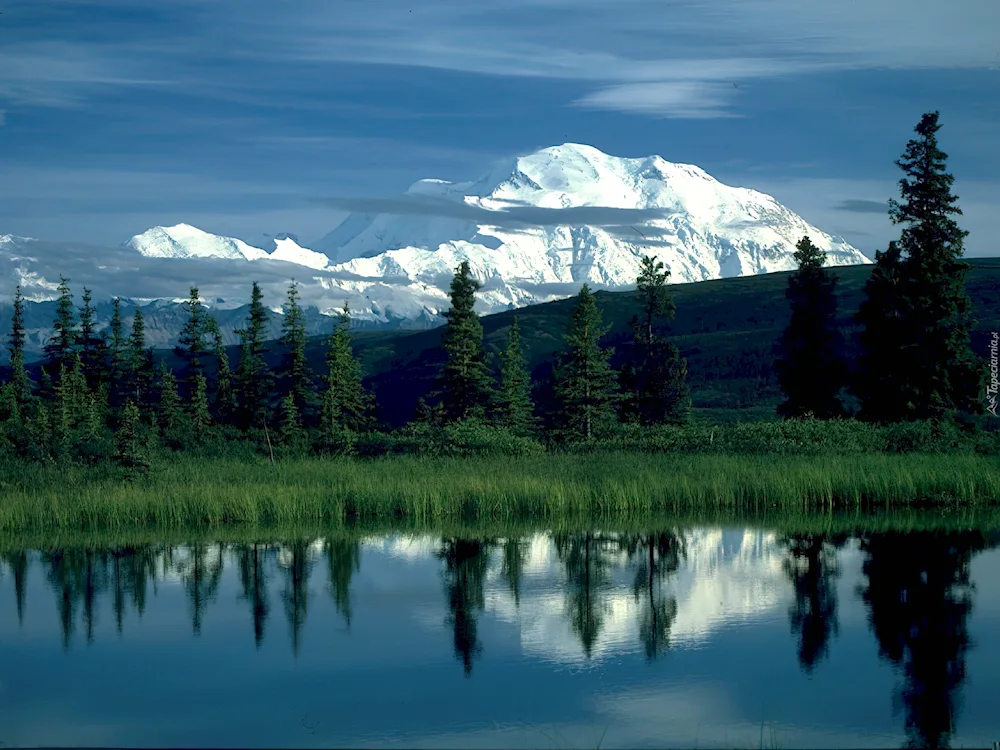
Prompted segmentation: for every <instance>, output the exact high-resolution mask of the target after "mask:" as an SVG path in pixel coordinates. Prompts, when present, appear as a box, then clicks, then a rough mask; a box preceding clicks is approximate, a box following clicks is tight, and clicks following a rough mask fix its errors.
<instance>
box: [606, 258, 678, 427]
mask: <svg viewBox="0 0 1000 750" xmlns="http://www.w3.org/2000/svg"><path fill="white" fill-rule="evenodd" d="M669 279H670V270H669V269H667V268H666V267H665V266H664V265H663V263H662V262H660V261H656V260H654V259H653V258H651V257H649V256H648V255H647V256H644V257H643V259H642V267H641V269H640V272H639V277H638V278H637V279H636V289H637V296H638V299H639V305H640V314H638V315H636V316H635V317H633V318H632V334H633V337H634V349H633V351H634V355H633V357H632V358H631V361H630V362H629V363H627V364H626V366H625V369H624V371H623V373H622V379H621V380H622V386H623V388H624V389H625V390H626V391H627V393H626V400H625V403H624V404H623V407H624V408H623V413H624V416H625V417H626V418H627V419H630V420H631V419H634V420H636V421H638V422H639V423H640V424H645V425H653V424H662V423H664V422H672V423H682V422H686V421H687V419H688V417H689V415H690V411H691V395H690V392H689V389H688V386H687V361H686V360H685V359H684V358H682V357H681V355H680V350H679V349H678V348H677V346H676V345H675V344H674V343H673V342H671V341H669V340H668V339H667V338H666V336H665V335H664V333H663V330H662V328H663V325H664V323H666V322H667V321H670V320H673V317H674V312H675V310H676V307H675V305H674V301H673V299H672V298H671V296H670V291H669V288H668V286H667V284H668V282H669Z"/></svg>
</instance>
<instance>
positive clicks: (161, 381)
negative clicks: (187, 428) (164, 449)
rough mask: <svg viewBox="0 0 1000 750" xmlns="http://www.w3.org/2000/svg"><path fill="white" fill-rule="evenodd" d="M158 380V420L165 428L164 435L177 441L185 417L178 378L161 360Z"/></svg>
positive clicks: (172, 440) (163, 428) (162, 427)
mask: <svg viewBox="0 0 1000 750" xmlns="http://www.w3.org/2000/svg"><path fill="white" fill-rule="evenodd" d="M157 381H158V382H157V390H158V391H159V404H158V407H159V409H158V415H157V416H158V420H157V421H158V423H159V425H160V427H161V429H162V430H163V435H164V437H166V438H167V439H168V440H170V441H171V442H175V443H176V442H177V438H178V436H179V433H180V431H181V428H182V427H183V418H184V411H183V409H182V408H181V398H180V395H179V394H178V393H177V378H176V377H175V376H174V373H173V372H172V371H170V370H168V369H167V366H166V365H165V364H164V363H162V362H161V363H160V373H159V377H158V378H157Z"/></svg>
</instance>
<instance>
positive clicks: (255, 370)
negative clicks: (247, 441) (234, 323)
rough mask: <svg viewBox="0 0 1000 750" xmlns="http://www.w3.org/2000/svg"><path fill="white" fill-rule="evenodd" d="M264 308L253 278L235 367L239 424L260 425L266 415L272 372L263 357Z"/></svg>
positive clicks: (265, 323) (244, 426) (262, 424)
mask: <svg viewBox="0 0 1000 750" xmlns="http://www.w3.org/2000/svg"><path fill="white" fill-rule="evenodd" d="M267 324H268V317H267V308H266V307H264V293H263V292H262V291H261V290H260V285H259V284H258V283H257V282H256V281H255V282H253V288H252V290H251V293H250V310H249V312H248V313H247V325H246V328H241V329H240V330H239V331H237V333H238V334H239V337H240V345H241V346H240V363H239V366H238V367H237V369H236V386H237V393H238V407H239V421H240V425H241V426H242V427H243V428H261V427H264V426H265V425H266V423H267V420H268V417H269V416H270V396H271V387H272V383H271V381H272V375H271V372H270V370H268V368H267V363H266V362H265V361H264V352H265V351H266V348H265V346H264V337H265V336H266V335H267Z"/></svg>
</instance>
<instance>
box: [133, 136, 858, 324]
mask: <svg viewBox="0 0 1000 750" xmlns="http://www.w3.org/2000/svg"><path fill="white" fill-rule="evenodd" d="M371 203H372V204H374V205H375V207H376V208H377V207H378V205H379V204H378V202H375V201H372V202H371ZM385 204H388V205H386V210H385V211H383V212H378V211H365V212H359V213H353V214H351V215H350V216H348V217H347V219H345V220H344V221H343V222H342V223H341V224H340V226H338V227H337V228H336V229H335V230H333V231H332V232H330V233H329V234H327V235H326V236H325V237H323V238H322V239H321V240H319V241H318V242H316V243H314V247H315V250H309V249H306V248H303V247H301V246H299V245H298V244H297V243H296V242H295V241H294V240H291V239H282V240H275V242H276V244H277V247H276V249H275V250H274V251H273V252H271V253H270V254H268V253H266V252H265V251H263V250H260V249H258V248H253V247H250V246H248V245H246V244H245V243H242V242H241V241H240V240H233V239H230V238H225V237H215V236H214V235H210V234H207V233H205V232H201V231H200V230H196V229H194V228H193V227H188V226H186V225H180V226H178V227H169V228H163V227H157V228H154V229H151V230H149V231H147V232H145V233H143V234H142V235H138V236H137V237H133V238H132V239H131V240H130V241H129V242H130V244H131V246H132V247H134V248H136V249H137V250H139V252H141V253H143V254H144V255H147V256H154V255H155V256H157V257H167V256H168V255H170V254H173V257H196V256H197V257H205V256H209V255H211V256H213V257H226V258H235V259H247V260H261V259H271V260H284V261H287V262H291V263H296V264H299V265H304V266H308V267H309V268H312V269H315V270H321V271H325V272H326V274H324V276H322V277H318V278H317V279H316V280H317V281H318V282H319V283H320V285H321V286H323V287H324V288H325V289H327V290H328V291H329V292H331V297H333V298H334V299H339V298H340V295H338V294H336V292H337V291H341V292H347V293H349V294H350V295H358V297H361V298H367V299H368V303H367V305H368V307H369V309H368V310H367V311H364V312H367V313H369V314H370V315H372V316H374V317H378V316H379V315H380V314H385V312H386V311H388V310H392V311H393V312H394V313H395V314H396V315H397V316H399V317H410V316H413V315H415V314H418V313H420V312H426V313H429V314H430V315H431V316H434V315H437V314H439V313H440V312H441V311H442V310H443V309H445V308H446V307H447V303H448V300H447V290H448V284H449V281H450V277H451V274H452V272H453V270H454V268H455V267H456V266H457V265H458V264H459V263H461V262H462V261H468V262H469V265H470V266H471V268H472V272H473V274H475V275H476V277H477V278H478V279H479V280H480V281H481V282H483V284H484V288H483V290H482V293H481V295H480V310H481V311H482V312H484V313H489V312H497V311H500V310H504V309H508V308H510V307H520V306H523V305H528V304H534V303H538V302H544V301H549V300H552V299H558V298H560V297H564V296H568V295H570V294H573V293H575V291H576V289H578V288H579V285H580V284H582V283H584V282H586V283H589V284H591V285H592V286H596V287H603V288H609V289H615V288H620V287H628V286H630V285H632V284H633V283H634V282H635V278H636V276H637V274H638V272H639V264H640V260H641V258H642V256H643V255H646V254H649V255H653V256H654V257H656V258H658V259H659V260H662V261H663V262H664V263H665V264H666V265H667V267H668V268H670V270H671V281H672V282H675V283H676V282H690V281H703V280H706V279H713V278H720V277H727V276H746V275H750V274H757V273H769V272H773V271H785V270H790V269H792V268H794V267H795V261H794V258H793V253H794V251H795V243H797V242H798V241H799V240H800V239H801V238H802V237H803V235H808V236H809V237H810V239H812V241H813V243H814V244H816V246H817V247H819V248H820V249H822V250H825V251H826V252H827V254H828V258H829V263H830V264H831V265H850V264H858V263H869V262H871V261H870V260H869V259H868V258H866V257H865V256H864V255H863V254H862V253H861V252H859V251H858V250H857V249H855V248H854V247H852V246H850V245H849V244H847V243H846V242H845V241H844V240H842V239H840V238H835V237H831V236H830V235H827V234H825V233H823V232H821V231H820V230H818V229H816V228H815V227H813V226H811V225H809V224H807V223H806V222H805V221H804V220H803V219H802V218H800V217H799V216H797V215H795V214H794V213H792V212H791V211H789V210H788V209H786V208H785V207H783V206H781V205H780V204H779V203H778V202H777V201H776V200H774V199H773V198H771V197H770V196H767V195H764V194H763V193H759V192H757V191H754V190H750V189H747V188H736V187H729V186H727V185H723V184H722V183H720V182H718V181H717V180H715V179H714V178H713V177H711V176H710V175H708V174H707V173H706V172H705V171H704V170H702V169H700V168H698V167H695V166H692V165H688V164H673V163H671V162H668V161H665V160H664V159H662V158H660V157H658V156H650V157H646V158H639V159H626V158H619V157H615V156H609V155H607V154H604V153H602V152H601V151H599V150H598V149H596V148H593V147H591V146H584V145H580V144H573V143H567V144H563V145H561V146H553V147H551V148H545V149H542V150H540V151H538V152H536V153H534V154H530V155H528V156H522V157H517V158H514V159H511V160H508V161H507V162H505V163H502V164H499V165H497V166H495V167H494V168H493V169H491V170H490V171H488V172H487V173H486V174H485V175H483V176H482V177H480V178H479V179H477V180H475V181H472V182H462V183H452V182H446V181H444V180H437V179H426V180H420V181H418V182H416V183H414V185H413V186H411V187H410V189H409V190H408V191H407V193H406V194H405V195H404V196H401V197H400V199H398V200H395V201H383V202H382V205H385ZM390 289H391V290H392V291H391V292H390Z"/></svg>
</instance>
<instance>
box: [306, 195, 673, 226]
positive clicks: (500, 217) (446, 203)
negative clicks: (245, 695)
mask: <svg viewBox="0 0 1000 750" xmlns="http://www.w3.org/2000/svg"><path fill="white" fill-rule="evenodd" d="M317 200H319V201H320V202H322V203H323V204H324V205H328V206H330V207H332V208H335V209H339V210H341V211H355V212H358V213H386V214H396V215H400V216H437V217H442V218H450V219H462V220H466V221H469V222H470V223H474V224H483V225H487V226H494V227H504V228H509V229H525V228H529V227H541V226H562V225H566V224H587V225H591V226H616V227H618V226H622V225H628V224H629V223H640V222H644V221H650V220H653V219H662V218H663V216H664V214H665V211H664V210H663V209H639V208H635V209H633V208H611V207H604V206H576V207H570V208H540V207H538V206H529V205H511V206H509V207H506V208H504V209H503V210H491V209H487V208H482V207H480V206H476V205H472V204H469V203H460V202H457V201H452V200H447V199H444V198H437V197H434V196H426V195H406V196H402V197H399V198H323V199H317Z"/></svg>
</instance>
